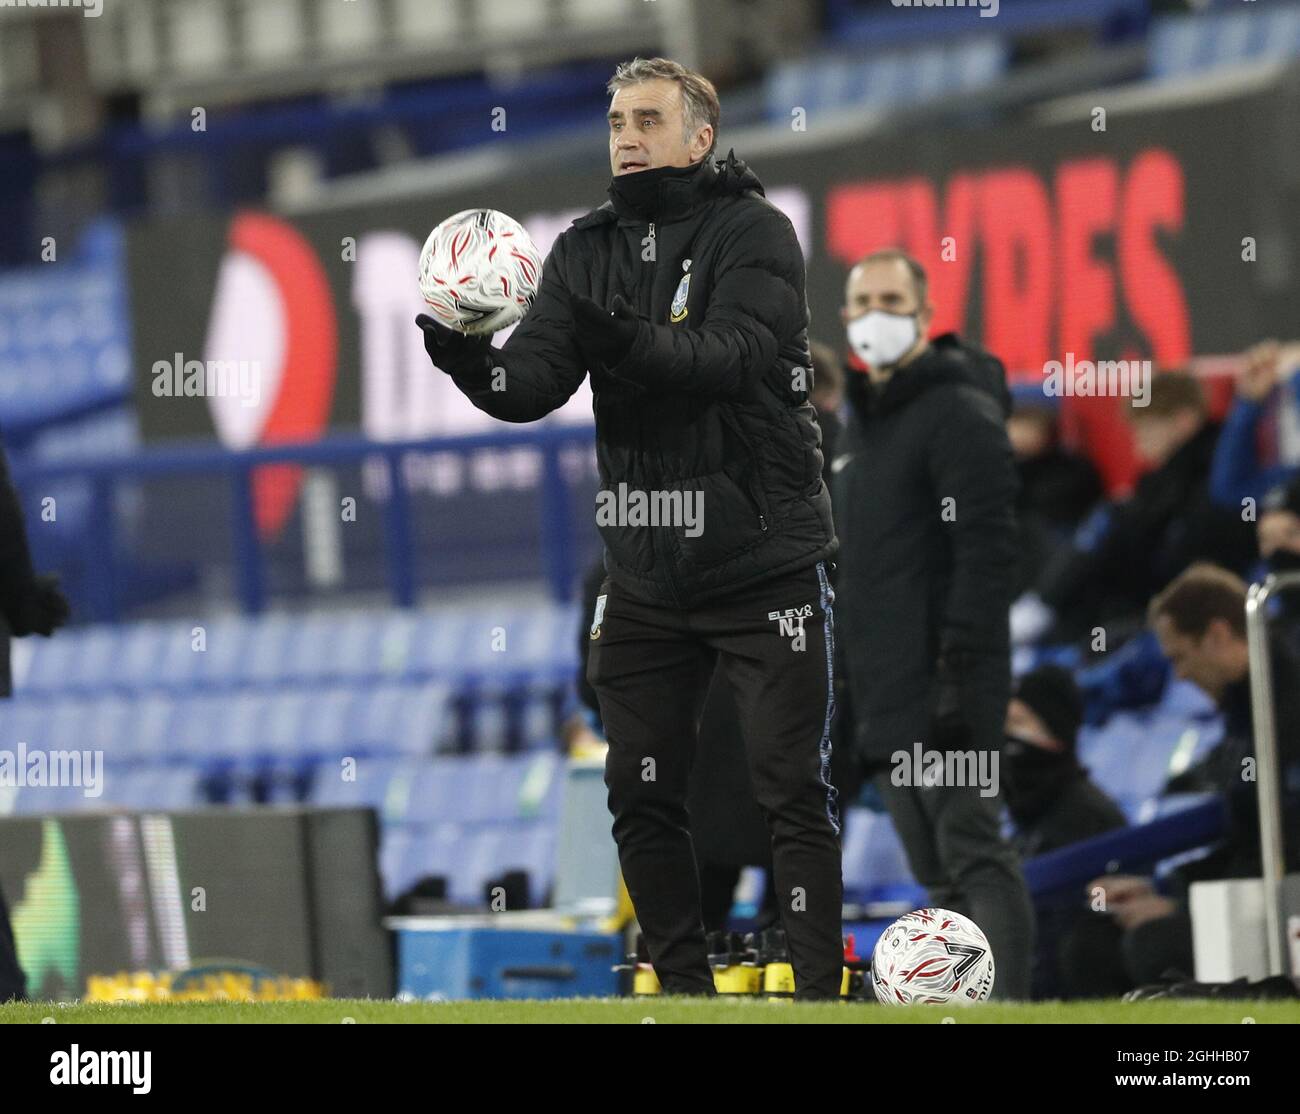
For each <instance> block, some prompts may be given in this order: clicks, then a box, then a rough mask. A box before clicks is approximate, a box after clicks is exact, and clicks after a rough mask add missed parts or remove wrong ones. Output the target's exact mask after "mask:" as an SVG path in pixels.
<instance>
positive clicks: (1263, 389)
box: [1237, 340, 1282, 402]
mask: <svg viewBox="0 0 1300 1114" xmlns="http://www.w3.org/2000/svg"><path fill="white" fill-rule="evenodd" d="M1281 350H1282V349H1281V345H1279V344H1278V342H1277V341H1275V340H1266V341H1262V342H1261V343H1259V344H1256V345H1254V346H1253V347H1252V348H1249V349H1247V350H1246V354H1245V356H1244V357H1243V359H1244V360H1245V366H1244V367H1243V368H1242V370H1241V374H1240V375H1238V377H1237V394H1239V395H1240V396H1241V397H1242V398H1244V399H1247V400H1249V401H1250V402H1263V401H1264V400H1265V399H1266V398H1268V396H1269V394H1270V393H1271V392H1272V390H1273V388H1274V387H1276V386H1277V383H1278V378H1279V365H1280V361H1279V359H1278V357H1279V355H1280V354H1281Z"/></svg>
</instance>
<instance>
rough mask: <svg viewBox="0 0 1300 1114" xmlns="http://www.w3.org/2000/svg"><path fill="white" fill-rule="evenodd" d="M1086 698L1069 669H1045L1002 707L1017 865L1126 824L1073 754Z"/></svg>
mask: <svg viewBox="0 0 1300 1114" xmlns="http://www.w3.org/2000/svg"><path fill="white" fill-rule="evenodd" d="M1082 724H1083V695H1082V694H1081V693H1080V691H1079V686H1078V685H1077V684H1076V683H1075V680H1074V677H1073V676H1072V675H1071V673H1070V671H1069V670H1068V669H1063V668H1062V667H1061V666H1059V665H1044V666H1040V667H1039V668H1038V669H1035V670H1034V671H1033V672H1031V673H1026V674H1025V675H1024V676H1023V677H1021V678H1020V680H1019V681H1018V682H1017V684H1016V690H1015V695H1014V696H1013V697H1012V698H1011V703H1010V704H1009V705H1008V706H1007V739H1006V742H1005V744H1003V748H1002V794H1003V799H1004V800H1005V801H1006V805H1007V811H1009V812H1010V813H1011V819H1012V820H1013V821H1015V825H1016V831H1015V835H1014V836H1013V837H1012V840H1011V844H1012V846H1013V847H1015V849H1016V850H1017V851H1018V852H1020V855H1021V857H1022V858H1026V859H1028V858H1031V857H1033V856H1034V855H1045V854H1047V852H1049V851H1055V850H1057V849H1059V848H1061V847H1067V846H1069V845H1070V844H1071V843H1077V842H1079V841H1080V840H1084V839H1091V838H1092V837H1093V836H1098V835H1102V834H1103V833H1105V832H1109V831H1113V830H1114V829H1116V828H1123V827H1125V826H1126V825H1127V823H1128V821H1127V820H1126V819H1125V816H1124V813H1123V812H1122V811H1121V810H1120V807H1119V805H1117V804H1116V803H1115V802H1114V801H1113V800H1111V798H1110V797H1108V796H1107V795H1106V793H1105V792H1104V791H1103V790H1102V789H1101V788H1100V787H1099V786H1098V785H1097V784H1096V783H1095V782H1094V781H1092V779H1091V778H1089V777H1088V771H1087V770H1086V769H1085V768H1084V767H1083V766H1082V765H1081V764H1080V763H1079V756H1078V753H1077V749H1076V748H1077V746H1078V737H1079V728H1080V726H1082Z"/></svg>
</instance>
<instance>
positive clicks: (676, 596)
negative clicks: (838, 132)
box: [641, 221, 682, 609]
mask: <svg viewBox="0 0 1300 1114" xmlns="http://www.w3.org/2000/svg"><path fill="white" fill-rule="evenodd" d="M648 223H649V233H648V235H649V238H650V281H649V282H648V283H646V297H645V299H644V303H645V315H646V316H647V317H650V316H652V312H651V311H652V309H653V305H654V272H655V268H656V267H657V266H658V265H659V245H658V244H657V243H656V242H655V223H654V221H650V222H648ZM641 434H642V438H641V443H642V445H644V444H645V426H644V425H642V426H641ZM646 529H647V530H649V531H650V552H652V553H653V554H654V555H655V559H656V560H658V559H660V556H661V555H660V547H659V546H658V545H656V544H655V531H656V529H657V528H656V527H654V526H647V527H646ZM662 560H663V563H664V576H665V577H667V580H668V589H669V591H671V592H672V594H673V602H674V603H675V604H676V605H677V607H678V608H679V609H680V608H681V606H682V597H681V593H680V592H678V590H677V577H675V576H674V575H673V567H672V562H671V561H670V560H669V556H668V552H667V550H666V549H665V551H664V552H663V554H662Z"/></svg>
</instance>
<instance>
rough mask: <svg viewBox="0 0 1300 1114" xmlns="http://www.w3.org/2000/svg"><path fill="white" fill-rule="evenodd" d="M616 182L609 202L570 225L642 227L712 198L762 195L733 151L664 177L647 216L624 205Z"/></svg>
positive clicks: (679, 215)
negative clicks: (611, 223)
mask: <svg viewBox="0 0 1300 1114" xmlns="http://www.w3.org/2000/svg"><path fill="white" fill-rule="evenodd" d="M683 169H686V168H683ZM643 173H654V172H653V171H646V172H643ZM616 181H617V179H615V181H613V182H611V183H610V187H609V194H610V200H608V201H606V202H605V203H604V204H603V205H601V206H600V207H599V208H598V209H593V210H592V211H591V212H590V213H587V214H586V215H585V216H581V217H579V218H578V219H577V220H575V221H574V222H573V227H575V228H585V227H587V226H589V225H592V224H600V223H602V222H604V221H614V220H617V221H621V222H624V223H633V224H645V223H647V222H648V221H653V222H655V223H657V224H666V223H668V222H669V221H675V220H682V219H683V218H685V217H688V216H690V214H691V213H693V212H694V211H695V210H696V209H698V208H699V207H700V206H702V205H704V204H706V203H707V202H708V201H710V200H711V199H712V198H714V197H718V196H722V195H726V194H733V193H743V192H745V191H748V190H753V191H754V192H756V193H757V194H759V195H760V196H762V195H763V184H762V183H761V182H760V181H759V180H758V177H757V175H755V174H754V172H753V171H752V170H750V169H749V167H747V166H746V165H745V163H744V162H743V161H741V160H740V159H738V158H736V152H735V149H734V148H733V149H732V150H731V151H730V152H728V154H727V157H726V158H725V159H722V160H721V161H719V160H717V159H716V158H715V157H714V156H713V155H706V156H705V157H704V158H703V159H702V160H701V161H700V162H699V163H697V164H696V167H695V171H694V173H684V174H680V175H667V176H664V177H663V180H662V181H661V182H660V183H659V190H658V194H659V196H658V199H657V201H656V202H655V204H654V208H655V213H654V214H653V215H650V216H647V215H646V211H645V210H634V209H632V208H631V207H630V206H628V205H627V204H625V203H624V201H623V200H622V199H621V198H620V197H619V194H618V191H617V190H616V189H615V183H616Z"/></svg>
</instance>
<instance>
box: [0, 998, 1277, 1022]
mask: <svg viewBox="0 0 1300 1114" xmlns="http://www.w3.org/2000/svg"><path fill="white" fill-rule="evenodd" d="M47 1018H52V1019H53V1020H54V1022H55V1023H65V1024H66V1023H92V1024H131V1023H150V1024H159V1023H163V1024H185V1025H188V1024H312V1025H338V1024H347V1023H349V1022H352V1023H354V1024H358V1025H367V1024H374V1025H390V1024H397V1025H419V1024H434V1025H437V1024H476V1023H489V1024H492V1023H504V1024H542V1025H574V1024H577V1025H588V1024H594V1025H636V1024H649V1023H655V1024H668V1025H683V1024H706V1025H710V1024H711V1025H736V1024H790V1023H796V1024H845V1025H853V1024H859V1025H872V1024H876V1025H880V1024H892V1025H900V1024H902V1025H907V1024H919V1025H935V1024H941V1023H943V1021H944V1019H945V1018H952V1023H953V1024H960V1025H980V1024H1030V1025H1042V1024H1060V1023H1079V1024H1096V1025H1124V1024H1151V1023H1165V1024H1168V1023H1174V1024H1183V1023H1185V1024H1220V1025H1241V1024H1248V1023H1249V1021H1248V1020H1247V1019H1250V1020H1251V1021H1254V1022H1255V1023H1257V1024H1261V1025H1267V1024H1291V1025H1294V1024H1297V1023H1300V1002H1211V1001H1186V1000H1183V1001H1163V1002H1160V1001H1157V1002H1135V1003H1131V1004H1130V1003H1124V1002H1069V1003H1065V1002H1035V1003H1023V1004H1015V1003H1011V1004H999V1003H988V1004H985V1005H980V1006H972V1007H970V1008H958V1009H953V1008H950V1007H941V1006H911V1007H901V1008H899V1007H885V1006H877V1005H874V1004H867V1003H860V1002H853V1003H849V1002H825V1003H823V1002H809V1003H804V1002H768V1001H762V1000H752V1001H751V1000H735V1001H716V1000H715V1001H708V1000H693V999H666V998H636V999H632V998H606V999H597V998H570V999H563V1000H552V1001H508V1002H506V1001H462V1002H391V1001H378V1000H373V999H371V1000H365V999H345V998H339V999H326V1000H324V1001H314V1002H176V1003H168V1002H159V1003H150V1004H147V1005H105V1004H99V1003H55V1002H23V1003H17V1004H10V1005H0V1024H41V1023H42V1022H45V1020H46V1019H47ZM46 1023H47V1024H48V1022H46Z"/></svg>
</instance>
